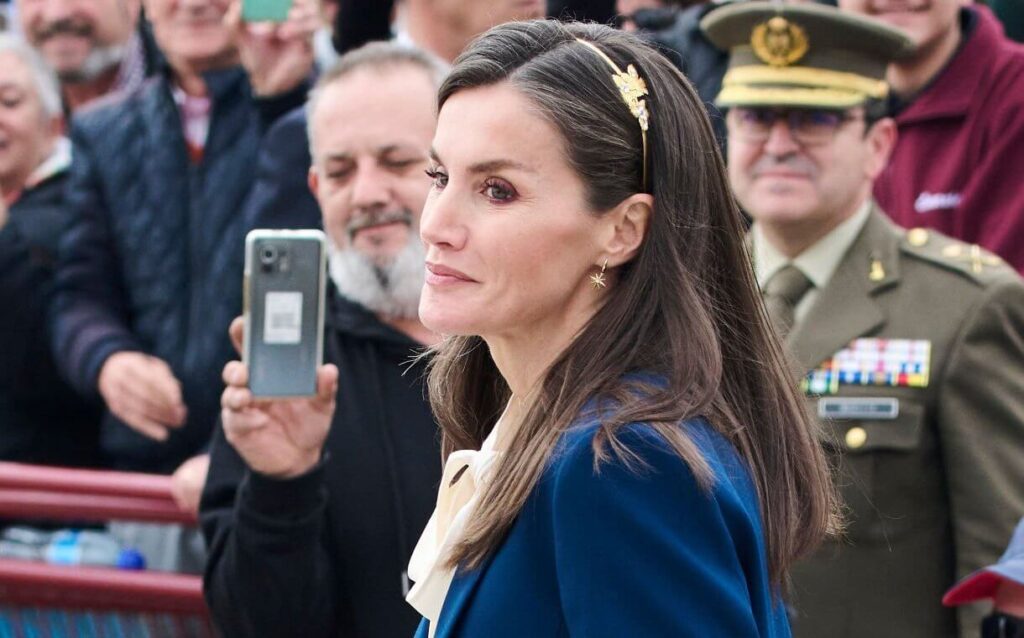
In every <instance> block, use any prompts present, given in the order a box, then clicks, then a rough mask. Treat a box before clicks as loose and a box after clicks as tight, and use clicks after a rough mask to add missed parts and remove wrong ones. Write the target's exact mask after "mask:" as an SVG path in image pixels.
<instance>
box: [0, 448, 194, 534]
mask: <svg viewBox="0 0 1024 638" xmlns="http://www.w3.org/2000/svg"><path fill="white" fill-rule="evenodd" d="M0 516H8V517H19V518H47V519H53V520H73V521H81V520H95V521H107V520H130V521H144V522H153V523H185V524H195V522H196V520H195V517H194V516H192V515H191V514H189V513H187V512H183V511H182V510H180V509H179V508H178V506H177V505H176V504H175V503H174V500H173V499H172V498H171V478H170V477H169V476H157V475H154V474H137V473H132V472H107V471H101V470H76V469H67V468H55V467H43V466H39V465H26V464H22V463H4V462H0Z"/></svg>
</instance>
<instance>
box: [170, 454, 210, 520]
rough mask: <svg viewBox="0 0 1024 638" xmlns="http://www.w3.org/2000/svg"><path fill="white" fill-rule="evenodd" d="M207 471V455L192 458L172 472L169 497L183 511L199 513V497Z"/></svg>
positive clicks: (208, 466)
mask: <svg viewBox="0 0 1024 638" xmlns="http://www.w3.org/2000/svg"><path fill="white" fill-rule="evenodd" d="M209 471H210V455H209V454H200V455H198V456H193V457H192V458H190V459H189V460H187V461H185V462H184V463H182V464H181V465H180V466H178V469H177V470H175V471H174V475H173V476H172V477H171V496H173V497H174V502H175V503H177V504H178V507H180V508H181V509H182V510H183V511H185V512H190V513H192V514H198V513H199V497H200V496H202V494H203V485H204V484H205V483H206V473H207V472H209Z"/></svg>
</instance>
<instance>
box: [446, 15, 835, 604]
mask: <svg viewBox="0 0 1024 638" xmlns="http://www.w3.org/2000/svg"><path fill="white" fill-rule="evenodd" d="M577 38H580V39H584V40H587V41H589V42H592V43H595V44H596V45H597V46H598V47H599V48H600V50H601V51H603V52H604V53H605V55H607V56H608V57H610V58H611V59H612V60H614V61H615V63H616V64H617V65H618V66H619V67H620V68H622V69H626V68H627V66H628V65H630V64H633V65H634V66H635V67H636V69H637V71H639V73H640V76H641V77H642V78H643V79H644V80H645V81H646V84H647V88H648V91H649V92H650V95H649V96H648V98H647V105H648V109H649V111H650V113H651V116H650V128H649V130H648V132H647V145H648V147H647V152H648V154H649V155H648V157H647V163H648V176H647V179H648V186H649V188H648V189H647V191H648V192H650V193H651V194H652V195H653V198H654V209H653V214H652V216H651V220H650V223H649V227H648V231H647V235H646V237H645V239H644V242H643V244H642V246H641V247H640V250H639V252H638V254H637V256H636V257H635V259H633V260H632V261H630V262H629V263H627V264H625V265H623V266H621V267H619V268H618V269H617V272H616V273H614V277H613V278H612V282H613V283H612V285H611V286H610V290H609V292H608V294H607V298H606V301H605V302H604V304H603V305H602V306H601V308H600V309H599V310H598V311H597V312H596V314H595V315H594V316H593V318H592V319H591V320H590V321H589V323H588V324H587V325H586V326H585V328H584V329H583V330H582V331H581V332H580V334H579V335H577V337H576V338H575V339H574V340H573V342H572V343H571V344H570V345H569V346H568V347H567V348H566V350H565V351H564V352H562V353H561V355H560V356H559V357H558V358H557V359H556V360H555V361H554V363H553V364H552V365H551V367H550V368H549V369H548V371H547V373H546V375H545V376H544V378H543V379H542V380H541V381H540V382H539V384H538V386H539V387H538V388H536V389H535V390H534V391H533V393H532V397H531V398H532V401H531V405H530V407H529V409H528V411H527V414H526V416H525V418H524V420H523V422H522V423H521V425H520V426H519V427H518V428H517V430H516V432H515V434H514V435H513V437H512V440H511V441H509V443H508V448H507V449H506V450H505V453H504V455H503V457H502V459H501V461H500V465H499V467H497V469H496V470H495V471H494V474H493V477H494V478H493V480H492V481H491V482H490V483H489V484H488V485H487V487H486V492H485V493H484V495H483V498H482V499H481V502H480V505H479V507H478V509H477V510H476V513H475V515H474V518H473V520H472V521H471V522H470V524H469V525H468V526H467V528H466V530H465V534H464V536H463V538H462V539H461V542H459V543H458V544H457V545H456V546H455V547H454V548H453V549H452V552H451V554H450V555H449V556H448V562H449V565H451V566H454V565H457V564H461V565H463V566H465V567H472V566H475V565H478V564H479V563H480V561H481V560H482V559H483V558H484V557H485V556H487V555H488V554H489V553H490V552H492V551H493V550H494V549H495V548H496V547H497V546H498V544H499V543H500V542H501V541H502V539H503V538H504V536H505V534H506V533H507V531H508V529H509V527H510V526H511V525H512V523H513V522H514V520H515V518H516V517H517V516H518V514H519V512H520V510H521V509H522V507H523V505H524V503H525V502H526V500H527V498H528V497H529V495H530V493H531V491H532V490H533V488H534V486H535V485H536V484H537V482H538V480H539V478H540V476H541V474H542V473H543V471H544V469H545V467H546V465H547V463H548V461H549V459H550V458H551V455H552V453H553V451H554V449H555V447H556V444H557V442H558V440H559V438H560V437H561V436H562V434H564V432H565V431H566V430H567V429H568V428H569V427H570V426H571V425H572V424H573V423H574V421H577V420H578V419H579V416H580V413H581V410H582V409H583V408H584V406H585V404H586V403H587V402H588V400H590V399H592V398H594V397H608V398H610V399H612V400H614V401H615V402H616V404H617V405H618V406H619V407H618V410H617V411H616V413H615V414H614V415H612V416H609V417H607V418H603V419H602V422H601V425H600V427H599V429H598V432H597V434H596V436H595V438H594V451H595V464H596V465H597V466H599V465H600V463H602V462H605V461H607V460H608V459H609V456H610V455H616V457H617V458H619V459H621V460H622V461H624V462H626V463H632V462H633V461H635V460H636V458H635V457H634V456H633V455H632V454H631V453H630V451H629V450H628V449H626V448H625V447H624V446H622V445H621V444H620V442H619V439H618V437H617V433H618V432H619V430H620V428H622V427H623V426H624V425H626V424H629V423H641V422H642V423H648V424H650V425H651V427H653V428H655V429H656V430H657V431H658V432H659V433H660V434H661V436H663V437H664V438H665V439H666V441H667V442H668V443H669V444H670V445H671V446H672V448H673V449H674V450H675V451H676V452H677V453H678V454H679V456H680V457H681V458H682V459H683V461H685V462H686V463H687V464H688V465H689V467H690V468H691V470H692V471H693V473H694V474H695V476H696V477H697V479H698V481H699V482H700V484H701V485H702V486H704V487H705V488H710V487H711V483H712V480H713V476H712V473H711V470H710V468H709V466H708V464H707V462H706V461H705V460H704V458H703V457H702V455H701V453H700V450H699V449H698V448H697V446H696V445H695V444H694V442H693V441H692V440H691V439H690V438H689V437H687V435H686V433H685V432H684V430H683V429H681V428H680V427H679V423H680V422H681V421H683V420H686V419H690V418H694V417H703V418H705V419H706V420H707V421H708V422H709V423H710V424H711V426H712V427H714V428H715V429H716V430H717V431H718V432H720V433H721V434H722V435H723V436H724V437H726V438H727V439H728V440H729V441H731V442H732V444H733V445H734V446H735V447H736V449H737V451H738V452H739V454H740V455H741V456H742V458H743V459H744V460H745V461H746V463H747V465H748V467H749V468H750V472H751V475H752V477H753V480H754V483H755V485H756V488H757V493H758V496H759V498H760V507H761V514H762V518H763V524H764V530H765V538H766V543H767V550H768V557H769V566H768V567H769V573H770V576H771V579H772V582H774V583H775V584H777V585H778V584H780V583H781V582H782V580H783V578H784V576H785V573H786V572H787V570H788V568H789V566H790V564H791V563H792V562H793V561H794V560H795V559H796V558H798V557H799V556H801V555H803V554H805V553H806V552H807V551H809V550H810V549H812V548H813V547H814V546H815V545H817V543H818V542H819V541H820V540H821V539H822V538H823V536H824V535H825V534H826V533H827V532H828V531H829V529H830V526H831V523H832V521H833V515H834V511H835V505H834V495H833V492H832V488H831V481H830V479H829V473H828V469H827V467H826V464H825V461H824V456H823V454H822V451H821V449H820V447H819V444H818V442H817V438H816V436H815V434H814V432H815V429H814V425H813V424H812V422H811V420H810V418H809V417H808V416H807V414H806V412H805V408H804V406H803V403H802V399H801V397H800V396H799V394H798V392H797V391H796V388H795V384H794V379H793V377H792V376H791V374H790V373H789V369H788V368H787V365H786V363H785V358H784V356H783V355H782V352H781V348H780V346H779V344H778V342H777V340H776V339H775V337H774V336H773V335H772V334H771V331H770V328H769V327H768V322H767V318H766V316H765V314H764V311H763V308H762V305H761V302H760V296H759V294H758V293H757V289H756V286H755V283H754V280H753V275H752V272H751V268H750V262H749V260H748V257H747V254H746V250H745V247H744V240H743V236H744V225H743V222H742V219H741V217H740V213H739V210H738V209H737V207H736V204H735V202H734V200H733V197H732V193H731V190H730V187H729V182H728V178H727V176H726V172H725V167H724V162H723V161H722V158H721V155H720V154H719V152H718V147H717V145H716V143H715V138H714V135H713V134H712V130H711V124H710V122H709V120H708V117H707V115H706V113H705V112H704V107H703V106H702V104H701V101H700V99H699V98H698V97H697V94H696V93H695V92H694V90H693V88H692V87H691V86H690V84H689V82H687V80H686V79H685V78H684V77H683V76H682V74H680V73H679V72H678V71H677V70H676V69H675V68H674V67H673V66H672V65H671V63H669V62H668V61H667V60H665V59H664V58H663V57H662V56H661V55H660V54H659V53H657V52H656V51H654V50H653V49H651V48H650V47H648V46H646V45H644V44H643V43H641V41H640V40H638V39H636V38H634V37H632V36H629V35H627V34H624V33H621V32H618V31H615V30H613V29H610V28H608V27H603V26H598V25H583V24H560V23H558V22H554V21H535V22H520V23H510V24H506V25H502V26H499V27H496V28H494V29H491V30H490V31H488V32H487V33H485V34H484V35H482V36H481V37H480V38H478V39H477V40H476V41H474V42H473V43H472V44H471V45H470V46H469V47H468V48H467V49H466V51H465V52H464V53H463V54H462V55H461V56H459V58H458V59H457V60H456V61H455V65H454V67H453V69H452V71H451V74H450V75H449V76H448V78H447V79H446V80H445V82H444V83H443V84H442V86H441V90H440V94H439V97H438V106H439V108H443V107H444V104H445V102H446V101H447V100H448V98H450V97H451V96H452V95H454V94H455V93H457V92H459V91H462V90H465V89H470V88H474V87H480V86H487V85H492V84H496V83H499V82H509V83H510V84H511V85H512V86H513V87H515V88H516V89H517V90H519V91H521V92H522V93H523V95H525V96H526V97H527V98H528V99H530V100H531V101H532V102H534V103H535V104H536V105H537V106H538V107H539V111H540V113H541V114H542V115H543V116H545V117H547V118H548V119H549V120H550V121H551V122H552V123H553V124H554V125H555V127H556V128H557V129H558V130H559V131H560V132H561V134H562V144H563V145H564V150H565V153H566V156H567V158H568V161H569V162H570V164H571V165H572V166H573V167H574V169H575V170H576V171H577V173H578V174H579V175H580V177H581V178H582V180H583V182H584V186H585V193H586V197H587V200H588V202H587V203H588V205H589V207H590V209H591V210H592V211H595V212H594V214H596V215H600V214H602V213H603V212H605V211H608V210H610V209H612V208H614V207H615V206H616V205H617V204H619V203H620V202H621V201H622V200H623V199H625V198H626V197H628V196H630V195H632V194H634V193H637V192H639V191H642V190H644V187H643V185H642V180H643V176H642V170H643V160H644V158H643V152H644V151H643V142H642V140H641V134H640V127H639V124H638V123H637V119H636V118H635V117H634V116H633V115H632V114H631V113H630V111H629V109H628V108H627V106H626V104H625V103H624V102H623V100H622V98H621V96H620V94H619V92H618V90H617V89H616V88H615V85H614V84H613V83H612V79H611V69H610V67H609V65H608V64H607V62H606V61H605V60H603V59H602V58H601V57H600V56H599V55H598V54H597V53H595V52H594V51H593V50H592V49H590V48H589V47H587V46H585V45H583V44H581V43H580V42H578V41H577ZM538 143H546V141H544V140H538ZM433 352H434V357H433V360H432V363H431V368H430V375H429V389H430V401H431V405H432V406H433V409H434V414H435V415H436V417H437V419H438V421H439V423H440V425H441V428H442V432H443V451H444V454H445V456H447V455H448V454H449V453H451V452H452V451H453V450H457V449H466V448H473V449H475V448H479V447H480V445H481V443H482V442H483V440H484V439H485V438H486V436H487V434H488V433H489V432H490V430H491V428H493V426H494V423H495V421H496V420H497V417H498V416H499V414H500V412H501V411H502V409H503V408H504V406H505V403H506V402H507V401H508V399H509V388H508V386H507V384H506V383H505V381H504V379H503V378H502V377H501V375H500V374H499V372H498V370H497V368H496V367H495V364H494V362H493V360H492V359H491V356H490V353H489V351H488V348H487V345H486V344H485V343H484V342H483V340H482V339H481V338H479V337H475V336H458V337H449V338H446V339H445V340H444V341H443V342H442V343H441V344H440V345H439V346H437V347H436V348H435V349H434V351H433ZM637 373H640V374H641V375H653V376H654V377H656V378H658V379H660V380H663V381H664V384H663V385H662V384H657V385H653V386H648V387H645V388H642V389H641V390H640V391H638V389H637V388H636V387H630V382H629V381H626V379H630V378H634V379H635V378H638V375H637ZM595 469H599V468H598V467H596V468H595Z"/></svg>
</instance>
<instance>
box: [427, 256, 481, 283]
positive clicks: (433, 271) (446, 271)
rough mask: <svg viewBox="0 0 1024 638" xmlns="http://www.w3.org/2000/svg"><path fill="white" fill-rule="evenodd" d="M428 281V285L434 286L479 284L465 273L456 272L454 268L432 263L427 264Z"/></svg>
mask: <svg viewBox="0 0 1024 638" xmlns="http://www.w3.org/2000/svg"><path fill="white" fill-rule="evenodd" d="M426 280H427V283H428V284H430V285H432V286H443V285H448V284H459V283H467V284H468V283H477V281H476V280H475V279H473V278H472V277H470V276H469V275H467V274H466V273H464V272H461V271H458V270H455V269H454V268H449V267H448V266H442V265H441V264H432V263H430V262H427V276H426Z"/></svg>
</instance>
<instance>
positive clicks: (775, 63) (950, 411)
mask: <svg viewBox="0 0 1024 638" xmlns="http://www.w3.org/2000/svg"><path fill="white" fill-rule="evenodd" d="M703 28H704V29H705V31H706V32H707V34H708V36H709V37H710V39H711V40H712V41H713V42H714V43H715V44H716V45H718V46H720V47H722V48H725V49H729V50H730V51H731V58H730V68H729V71H728V73H727V74H726V76H725V78H724V81H723V89H722V92H721V93H720V94H719V97H718V100H717V102H718V104H719V106H721V107H724V108H726V109H728V111H727V118H726V122H727V126H728V129H729V144H728V150H729V174H730V179H731V181H732V184H733V188H734V190H735V192H736V195H737V197H738V199H739V201H740V203H741V204H742V205H743V207H744V208H745V209H746V210H747V212H748V213H750V215H751V217H752V218H753V219H754V225H753V227H752V229H751V232H750V248H751V252H752V258H753V262H754V269H755V273H756V276H757V280H758V282H759V284H760V285H761V287H762V290H763V291H764V299H765V305H766V307H767V310H768V312H769V315H770V316H771V318H772V320H773V322H774V323H775V324H776V327H777V329H778V330H779V332H780V334H781V335H782V337H783V338H784V340H785V343H786V345H787V346H788V347H789V349H790V350H791V352H792V354H793V359H794V361H795V364H796V365H798V366H799V367H800V370H799V376H800V378H801V379H802V383H803V386H804V388H805V390H806V394H807V399H808V402H809V405H810V407H811V409H812V410H813V411H814V412H816V413H817V414H818V415H819V417H820V421H821V436H822V441H823V443H824V444H825V445H826V447H827V448H828V449H829V451H830V453H832V454H833V455H834V461H835V465H836V471H837V484H838V489H839V491H840V493H841V497H842V499H843V502H844V506H845V513H846V515H847V519H848V520H847V528H846V530H845V533H844V534H843V536H842V537H841V538H838V539H835V540H834V541H832V542H829V543H827V544H826V546H824V547H823V548H822V549H820V550H819V551H818V552H817V553H816V554H814V555H813V556H811V557H809V558H808V559H806V560H805V561H803V562H802V563H801V564H799V565H798V566H797V568H796V569H795V570H794V571H793V573H792V577H793V578H792V581H793V586H792V590H791V592H789V594H790V596H789V600H790V602H791V603H792V606H793V610H794V611H793V626H794V633H795V635H797V636H805V637H814V638H820V637H825V636H827V637H828V638H846V637H851V638H852V637H858V638H886V637H889V636H892V637H897V636H898V637H899V638H913V637H918V636H920V637H921V638H924V637H927V638H936V637H946V636H956V635H962V636H969V635H977V634H976V632H977V627H978V618H979V614H978V612H977V610H973V611H970V610H960V611H959V612H954V611H952V610H948V609H945V608H943V607H942V604H941V599H942V594H943V591H944V590H945V589H946V588H948V587H949V586H950V585H952V584H953V583H954V582H955V581H956V579H957V578H959V577H962V576H964V575H966V574H968V573H970V572H971V571H973V570H975V569H978V568H980V567H983V566H985V565H987V564H989V563H992V562H994V561H995V560H996V559H997V558H998V557H999V554H1000V552H1001V551H1002V548H1003V547H1004V546H1005V544H1006V542H1007V539H1008V538H1009V537H1010V534H1011V532H1012V531H1013V527H1014V524H1015V523H1016V521H1017V520H1018V519H1019V518H1020V516H1021V515H1022V514H1024V283H1022V281H1021V279H1020V278H1019V277H1018V276H1017V274H1016V273H1015V272H1014V271H1013V270H1012V269H1011V268H1010V267H1008V266H1007V265H1005V264H1004V263H1003V262H1002V261H1001V260H1000V259H999V258H998V257H995V256H994V255H992V254H990V253H987V252H985V251H984V250H982V249H980V248H978V247H977V246H970V245H966V244H962V243H960V242H958V241H956V240H952V239H949V238H947V237H944V236H942V235H939V234H937V233H935V232H933V231H928V230H924V229H914V230H909V231H906V230H903V229H901V228H898V227H896V226H895V225H893V224H892V222H890V221H888V219H887V218H886V216H885V215H884V213H883V212H882V211H881V210H880V209H879V208H878V207H877V206H876V205H875V204H874V202H873V201H872V199H871V189H872V182H873V181H874V178H875V177H876V176H877V175H878V174H879V173H880V172H881V170H882V169H883V167H884V166H885V164H886V161H887V159H888V155H889V152H890V150H891V149H892V146H893V144H894V142H895V137H896V132H895V125H894V123H893V121H892V119H890V118H888V117H885V110H884V107H885V97H886V93H887V86H886V84H885V81H884V79H883V78H884V77H885V68H886V65H887V63H888V62H889V61H890V60H892V59H894V58H896V57H897V56H899V55H902V54H904V52H905V51H906V50H907V49H908V47H909V42H908V41H907V40H906V39H905V38H904V37H903V36H902V35H900V34H899V33H898V32H896V31H893V30H891V29H889V28H888V27H885V26H883V25H881V24H879V23H875V22H872V21H870V20H868V19H866V18H862V17H860V16H856V15H847V14H840V13H838V12H837V11H835V10H833V9H830V8H828V7H823V6H819V5H790V4H787V5H775V4H769V3H767V2H750V3H743V4H737V5H732V6H727V7H724V8H721V9H718V10H716V11H714V12H712V13H711V14H709V15H708V17H707V18H706V19H705V21H704V23H703ZM957 613H959V614H960V615H959V617H958V616H957V615H956V614H957Z"/></svg>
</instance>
